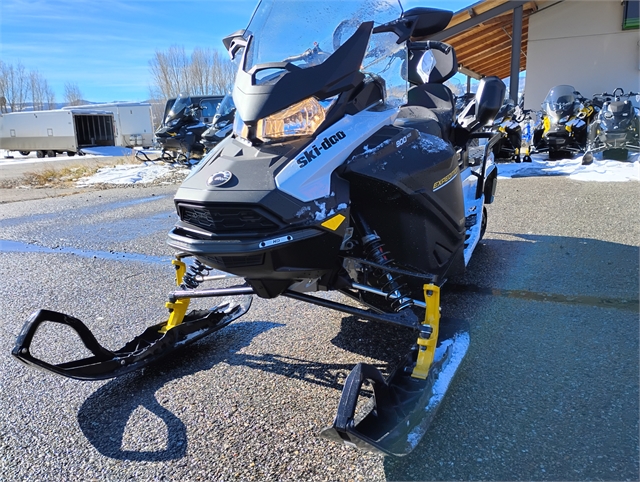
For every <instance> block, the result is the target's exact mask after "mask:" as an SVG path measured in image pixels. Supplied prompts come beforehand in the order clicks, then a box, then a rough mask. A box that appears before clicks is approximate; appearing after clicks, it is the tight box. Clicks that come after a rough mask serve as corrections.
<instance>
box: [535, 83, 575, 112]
mask: <svg viewBox="0 0 640 482" xmlns="http://www.w3.org/2000/svg"><path fill="white" fill-rule="evenodd" d="M575 90H576V89H575V88H574V87H573V86H571V85H556V86H555V87H553V88H552V89H551V90H550V91H549V93H548V94H547V97H546V98H545V99H544V102H542V107H543V109H544V110H545V111H546V113H547V114H548V115H549V116H552V117H554V118H561V117H564V116H567V115H571V114H572V113H573V108H574V103H575V101H576V95H575V93H574V92H575Z"/></svg>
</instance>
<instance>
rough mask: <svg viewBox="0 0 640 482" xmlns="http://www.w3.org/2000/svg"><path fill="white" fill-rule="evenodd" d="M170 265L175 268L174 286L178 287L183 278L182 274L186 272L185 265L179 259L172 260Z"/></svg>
mask: <svg viewBox="0 0 640 482" xmlns="http://www.w3.org/2000/svg"><path fill="white" fill-rule="evenodd" d="M171 264H172V265H174V266H175V267H176V286H180V284H181V283H182V278H184V274H185V273H186V272H187V265H186V264H184V262H183V261H181V260H179V259H174V260H172V261H171Z"/></svg>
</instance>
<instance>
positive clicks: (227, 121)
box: [201, 93, 236, 151]
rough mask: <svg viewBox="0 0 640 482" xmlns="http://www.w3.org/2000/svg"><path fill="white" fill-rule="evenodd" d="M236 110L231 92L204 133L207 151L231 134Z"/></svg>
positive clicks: (225, 97) (203, 140) (204, 143)
mask: <svg viewBox="0 0 640 482" xmlns="http://www.w3.org/2000/svg"><path fill="white" fill-rule="evenodd" d="M235 112H236V106H235V105H234V104H233V96H232V95H231V93H229V94H227V95H225V96H224V99H222V102H220V104H219V105H218V108H217V109H216V114H215V115H214V116H213V119H212V120H211V126H210V127H209V128H208V129H207V130H206V131H204V132H203V133H202V136H201V137H202V140H201V142H202V144H203V145H204V148H205V149H206V150H207V151H208V150H211V149H213V148H214V147H215V146H216V145H218V143H219V142H220V141H221V140H222V139H224V138H225V137H227V136H228V135H229V134H231V131H232V129H233V119H234V115H235Z"/></svg>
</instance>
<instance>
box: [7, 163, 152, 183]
mask: <svg viewBox="0 0 640 482" xmlns="http://www.w3.org/2000/svg"><path fill="white" fill-rule="evenodd" d="M138 163H140V161H139V160H137V159H136V157H135V155H129V156H121V157H110V158H109V159H108V160H106V159H105V161H104V163H103V162H99V163H96V164H93V165H84V164H81V163H78V164H76V165H71V166H67V167H58V168H56V167H45V168H43V169H39V170H37V171H30V172H26V173H25V174H24V175H23V176H22V177H20V178H15V179H7V180H4V181H0V188H5V189H6V188H15V187H19V186H25V187H30V188H36V189H37V188H43V187H56V188H62V187H74V186H75V182H76V181H77V180H78V179H80V178H82V177H88V176H92V175H93V174H95V173H96V172H97V171H98V169H100V168H101V167H106V166H114V165H119V164H138Z"/></svg>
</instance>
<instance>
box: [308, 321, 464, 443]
mask: <svg viewBox="0 0 640 482" xmlns="http://www.w3.org/2000/svg"><path fill="white" fill-rule="evenodd" d="M468 346H469V328H468V323H467V322H465V321H463V320H447V319H443V320H442V322H441V323H440V331H439V336H438V343H437V347H436V351H435V357H434V360H433V363H432V365H431V367H430V369H429V374H428V376H427V377H426V379H419V378H415V377H412V376H411V373H412V371H413V368H414V366H415V363H416V358H417V351H412V352H410V353H409V354H408V355H407V357H406V358H405V360H404V363H402V364H400V365H399V367H398V368H397V369H396V370H395V371H394V372H393V373H392V374H391V375H390V376H389V377H388V379H386V380H385V379H384V377H383V375H382V374H381V373H380V371H379V370H378V369H377V368H375V367H374V366H372V365H368V364H365V363H359V364H358V365H356V367H355V368H354V369H353V370H352V371H351V373H350V374H349V376H348V377H347V379H346V381H345V384H344V389H343V391H342V396H341V398H340V403H339V405H338V411H337V414H336V418H335V420H334V422H333V425H332V426H331V427H328V428H326V429H324V430H323V431H322V432H321V435H322V436H323V437H325V438H327V439H329V440H333V441H336V442H340V443H344V444H346V445H350V446H353V447H357V448H360V449H364V450H368V451H370V452H375V453H382V454H385V455H396V456H404V455H407V454H408V453H409V452H411V451H412V450H413V449H414V448H415V447H416V446H417V445H418V442H420V440H421V439H422V437H423V436H424V434H425V433H426V431H427V429H428V428H429V425H430V424H431V421H432V420H433V418H434V417H435V415H436V412H437V410H438V408H439V406H440V404H441V402H442V400H443V398H444V395H445V393H446V391H447V389H448V388H449V385H450V384H451V381H452V380H453V377H454V375H455V373H456V371H457V369H458V367H459V366H460V363H461V362H462V359H463V358H464V356H465V354H466V352H467V348H468ZM365 380H368V381H369V382H371V383H372V385H373V398H372V400H371V411H370V412H369V413H368V414H366V415H365V416H364V417H362V418H361V420H359V421H358V422H356V418H360V417H356V405H357V403H358V398H359V395H360V392H361V389H362V384H363V382H364V381H365Z"/></svg>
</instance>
